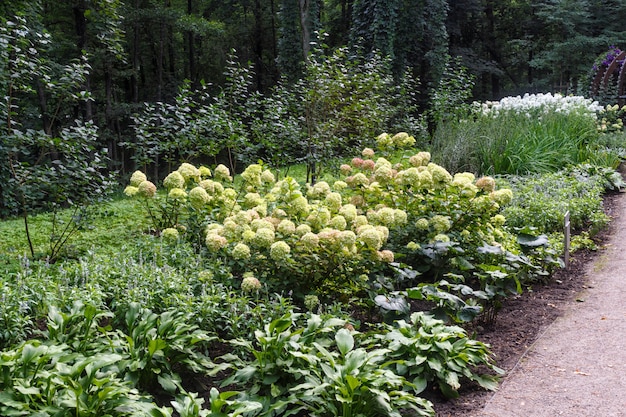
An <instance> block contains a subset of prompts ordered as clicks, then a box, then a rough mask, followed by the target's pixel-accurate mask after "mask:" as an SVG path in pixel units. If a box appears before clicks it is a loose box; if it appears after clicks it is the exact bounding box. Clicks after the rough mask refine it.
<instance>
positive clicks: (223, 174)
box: [213, 164, 233, 182]
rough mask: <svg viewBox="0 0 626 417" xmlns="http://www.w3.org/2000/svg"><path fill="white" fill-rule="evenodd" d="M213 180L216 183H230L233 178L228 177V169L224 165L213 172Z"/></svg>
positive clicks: (220, 165)
mask: <svg viewBox="0 0 626 417" xmlns="http://www.w3.org/2000/svg"><path fill="white" fill-rule="evenodd" d="M213 178H215V179H216V180H217V181H229V182H230V181H232V180H233V177H231V176H230V169H228V167H227V166H226V165H223V164H219V165H218V166H216V167H215V170H213Z"/></svg>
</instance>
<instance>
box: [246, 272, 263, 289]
mask: <svg viewBox="0 0 626 417" xmlns="http://www.w3.org/2000/svg"><path fill="white" fill-rule="evenodd" d="M262 287H263V286H262V285H261V281H259V280H258V279H257V278H256V277H255V276H253V275H252V274H244V278H243V280H242V281H241V290H242V291H243V292H257V291H259V290H260V289H261V288H262Z"/></svg>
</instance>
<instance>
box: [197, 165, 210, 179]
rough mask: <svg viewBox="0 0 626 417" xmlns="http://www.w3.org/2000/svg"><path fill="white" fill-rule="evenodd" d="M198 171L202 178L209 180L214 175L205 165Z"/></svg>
mask: <svg viewBox="0 0 626 417" xmlns="http://www.w3.org/2000/svg"><path fill="white" fill-rule="evenodd" d="M198 170H199V171H200V178H208V177H210V176H211V175H212V174H211V170H210V169H209V168H208V167H205V166H204V165H202V166H201V167H200V168H198Z"/></svg>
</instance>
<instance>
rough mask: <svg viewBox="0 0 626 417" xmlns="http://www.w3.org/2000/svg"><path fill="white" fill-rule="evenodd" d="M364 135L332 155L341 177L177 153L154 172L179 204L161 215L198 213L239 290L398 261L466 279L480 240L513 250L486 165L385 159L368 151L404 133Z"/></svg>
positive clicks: (321, 285)
mask: <svg viewBox="0 0 626 417" xmlns="http://www.w3.org/2000/svg"><path fill="white" fill-rule="evenodd" d="M376 142H377V145H378V148H377V150H373V149H371V148H366V149H364V150H363V152H362V153H361V157H355V158H353V159H352V160H351V161H350V163H349V164H343V165H342V166H341V167H340V170H341V172H342V174H343V176H342V177H341V179H338V180H335V181H320V182H317V183H315V184H312V185H308V184H301V183H299V182H298V181H296V180H295V179H294V178H291V177H286V178H284V179H281V180H278V181H277V180H276V178H275V176H274V174H273V173H272V172H271V171H270V170H269V169H266V168H265V167H264V166H262V165H261V164H252V165H249V166H248V167H247V168H246V169H245V170H244V171H243V172H242V173H241V175H240V176H239V177H238V178H237V179H236V181H233V178H232V176H231V174H230V172H228V171H227V170H226V169H225V167H223V166H218V167H216V168H215V169H214V170H213V172H212V177H211V179H209V178H205V177H204V174H202V172H201V171H202V170H200V169H196V168H195V167H193V166H191V165H189V164H184V166H181V167H180V168H179V169H178V170H176V171H174V172H172V173H171V174H170V175H168V176H167V177H166V178H165V180H164V186H165V188H166V189H168V190H169V191H168V193H167V196H166V197H165V198H166V201H169V202H170V204H172V206H171V207H174V208H176V209H177V210H179V212H178V213H179V214H180V215H179V216H178V217H176V223H175V225H174V226H173V227H176V228H178V229H183V230H185V228H186V227H187V226H185V222H186V221H188V220H189V219H191V220H193V219H196V220H194V221H198V219H200V220H199V221H200V223H201V224H203V225H205V227H204V228H203V230H202V235H201V240H202V241H203V243H204V251H205V252H206V254H207V256H208V257H209V258H211V259H213V260H215V261H219V262H222V263H224V264H225V265H226V266H227V267H228V268H230V270H231V271H232V274H233V276H234V277H235V278H238V279H240V280H241V282H240V285H241V287H242V289H243V290H244V291H247V292H250V291H251V290H252V288H253V287H254V288H255V290H254V291H258V290H259V289H260V286H267V289H269V290H270V291H278V292H283V293H285V292H289V293H291V294H292V295H294V297H296V299H298V300H300V301H302V300H304V298H305V296H307V295H316V296H318V297H320V298H321V300H322V301H327V300H328V299H332V300H336V301H341V302H348V301H349V300H350V299H351V298H353V297H363V296H365V295H366V291H367V290H369V289H370V288H371V280H372V278H374V277H379V276H385V275H386V276H388V275H389V274H390V270H393V268H392V266H394V265H396V266H397V265H399V264H398V262H399V261H400V262H402V264H403V265H404V266H405V267H407V266H410V267H412V268H413V269H415V270H416V271H419V272H420V273H421V274H422V276H421V277H420V280H436V279H440V278H442V277H443V276H444V275H445V274H448V273H454V274H458V275H459V276H464V277H466V279H468V280H471V279H473V277H474V275H473V274H474V272H476V270H477V269H479V266H478V265H482V264H483V263H485V262H486V263H489V262H494V260H493V257H492V256H491V255H489V256H487V255H485V254H484V253H482V252H481V250H480V248H481V247H483V246H485V245H490V246H497V247H502V248H503V252H502V253H507V252H509V251H512V252H515V251H518V250H519V247H517V246H516V242H515V238H514V236H512V235H511V234H509V233H507V232H506V230H505V229H504V227H503V226H504V223H505V219H504V217H502V216H501V215H499V210H500V208H501V207H502V206H504V205H506V204H507V203H508V202H509V201H510V200H511V198H512V192H511V191H510V190H508V189H501V190H498V189H496V185H495V181H494V180H493V178H491V177H481V178H475V176H474V175H473V174H470V173H459V174H455V175H452V174H450V173H449V172H448V171H447V170H446V169H444V168H443V167H441V166H440V165H437V164H435V163H433V162H431V160H430V158H431V156H430V154H429V153H428V152H415V153H414V154H412V155H411V156H403V157H401V158H400V159H398V160H394V162H393V163H392V162H391V161H390V160H388V159H386V158H384V157H381V156H378V155H379V154H384V155H388V154H389V151H390V150H402V149H410V148H411V147H412V146H413V144H414V143H415V142H414V138H413V137H412V136H410V135H408V134H406V133H398V134H395V135H390V134H387V133H384V134H381V135H379V137H378V138H377V141H376ZM206 174H207V175H208V169H207V170H206ZM135 176H136V178H135ZM133 177H134V179H131V185H130V186H129V187H135V188H136V189H137V191H136V192H134V195H140V196H144V194H146V193H145V192H143V194H142V193H140V192H139V189H149V190H152V187H151V186H150V187H148V186H146V185H145V184H144V185H143V186H142V184H143V183H144V182H145V181H146V180H145V179H144V177H143V176H142V174H141V173H138V174H135V175H134V176H133ZM131 191H132V189H131ZM174 191H176V194H174ZM127 194H132V193H128V192H127ZM149 198H153V197H148V199H149ZM183 208H184V210H183ZM176 225H177V226H176ZM188 233H189V231H188ZM502 258H503V259H498V260H497V263H496V265H493V267H494V268H499V267H500V266H499V263H500V262H503V261H504V256H503V257H502ZM245 277H254V282H253V280H252V279H247V280H245V281H244V278H245ZM252 284H254V285H252ZM412 284H416V282H412Z"/></svg>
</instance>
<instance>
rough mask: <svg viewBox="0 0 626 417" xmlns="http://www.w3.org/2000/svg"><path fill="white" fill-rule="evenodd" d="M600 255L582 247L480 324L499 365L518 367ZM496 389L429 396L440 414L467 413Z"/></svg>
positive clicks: (610, 207) (611, 208)
mask: <svg viewBox="0 0 626 417" xmlns="http://www.w3.org/2000/svg"><path fill="white" fill-rule="evenodd" d="M617 198H619V194H608V195H606V196H605V198H604V210H605V212H606V213H607V214H608V215H609V216H611V217H612V218H613V217H614V216H616V215H617V214H618V213H616V212H615V202H616V199H617ZM611 232H612V229H611V225H609V227H608V228H606V229H605V230H604V231H602V232H601V233H600V234H598V235H597V236H595V237H594V240H595V241H596V243H597V244H598V246H599V247H600V246H602V244H603V243H604V242H606V241H607V238H608V236H610V235H611ZM597 255H598V252H597V251H589V250H583V251H578V252H576V253H575V254H574V255H573V256H572V257H571V258H570V261H571V262H570V266H569V268H568V269H561V270H558V271H557V272H556V273H555V274H554V275H553V277H552V279H551V280H550V282H549V283H548V284H546V285H540V286H534V287H533V288H532V290H531V291H525V292H524V293H523V294H521V295H520V296H517V297H515V298H510V299H508V300H507V301H506V302H505V303H504V305H503V307H502V309H501V310H500V311H499V312H498V315H497V321H496V323H495V326H491V327H489V328H480V327H479V328H477V329H476V338H477V339H478V340H480V341H483V342H485V343H489V344H490V345H491V350H492V352H493V353H494V355H495V358H496V361H497V365H498V366H499V367H500V368H502V369H504V370H505V371H510V370H511V369H513V368H514V367H515V365H516V364H517V362H518V360H519V359H520V357H521V356H522V355H523V354H524V353H525V352H526V350H527V349H528V348H529V347H530V346H531V345H532V344H533V342H534V341H535V340H536V339H537V338H538V337H539V336H540V335H541V333H542V332H543V330H544V329H545V328H546V327H547V326H548V325H550V324H551V323H552V322H553V321H554V320H555V319H556V318H557V317H558V316H559V315H560V314H561V313H562V311H563V309H564V307H565V306H566V304H567V303H568V302H570V301H572V300H573V299H575V297H576V294H578V293H579V292H580V291H582V290H583V289H584V288H585V276H584V270H585V267H586V265H587V264H588V263H590V262H592V261H593V260H594V259H595V257H596V256H597ZM491 395H493V393H491V392H488V391H485V390H483V389H481V388H480V387H478V386H477V385H467V386H465V387H463V388H462V390H461V395H460V397H459V398H458V399H454V400H446V399H445V398H442V397H441V396H439V395H438V394H437V393H436V392H432V393H429V394H427V395H426V396H427V397H429V399H430V400H431V401H432V402H433V403H434V406H435V410H436V411H437V416H440V417H461V416H462V417H468V416H472V415H477V414H479V413H480V410H481V409H482V408H483V407H484V405H485V403H486V401H487V400H488V399H489V398H490V397H491Z"/></svg>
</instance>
